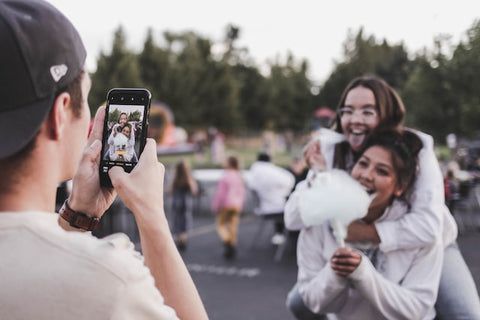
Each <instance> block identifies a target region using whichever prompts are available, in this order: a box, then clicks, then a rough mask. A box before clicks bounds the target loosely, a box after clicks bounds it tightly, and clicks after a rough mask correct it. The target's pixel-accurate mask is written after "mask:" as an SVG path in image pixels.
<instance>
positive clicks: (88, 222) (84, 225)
mask: <svg viewBox="0 0 480 320" xmlns="http://www.w3.org/2000/svg"><path fill="white" fill-rule="evenodd" d="M59 213H60V217H62V218H63V219H64V220H65V221H67V222H68V223H69V224H70V226H71V227H74V228H79V229H83V230H86V231H93V230H95V229H97V228H98V227H99V225H100V219H99V218H95V217H89V216H87V215H86V214H85V213H83V212H78V211H75V210H73V209H72V208H70V206H69V205H68V199H67V200H65V202H64V204H63V206H62V208H60V212H59Z"/></svg>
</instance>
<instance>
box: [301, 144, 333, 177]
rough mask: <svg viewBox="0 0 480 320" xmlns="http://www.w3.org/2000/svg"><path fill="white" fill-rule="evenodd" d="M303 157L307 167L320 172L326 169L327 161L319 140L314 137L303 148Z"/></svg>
mask: <svg viewBox="0 0 480 320" xmlns="http://www.w3.org/2000/svg"><path fill="white" fill-rule="evenodd" d="M303 157H304V158H305V162H306V163H307V165H308V167H309V168H310V169H312V170H314V171H317V172H321V171H325V170H326V169H327V163H326V161H325V158H324V157H323V154H322V150H321V148H320V140H318V139H314V140H312V141H310V142H309V143H308V144H307V145H306V146H305V147H304V148H303Z"/></svg>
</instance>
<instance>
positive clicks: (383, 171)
mask: <svg viewBox="0 0 480 320" xmlns="http://www.w3.org/2000/svg"><path fill="white" fill-rule="evenodd" d="M377 173H378V174H379V175H381V176H388V175H389V173H388V171H387V170H384V169H377Z"/></svg>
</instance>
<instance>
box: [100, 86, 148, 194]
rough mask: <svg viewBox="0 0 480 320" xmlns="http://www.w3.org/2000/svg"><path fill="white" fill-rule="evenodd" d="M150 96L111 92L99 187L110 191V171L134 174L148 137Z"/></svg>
mask: <svg viewBox="0 0 480 320" xmlns="http://www.w3.org/2000/svg"><path fill="white" fill-rule="evenodd" d="M150 100H151V95H150V92H149V91H148V90H146V89H121V88H116V89H112V90H110V91H109V93H108V95H107V105H106V110H105V122H104V126H103V139H102V153H101V161H100V168H99V169H100V183H101V185H103V186H109V187H111V186H112V184H111V181H110V178H109V176H108V170H110V168H111V167H113V166H122V167H123V168H124V170H125V171H126V172H130V171H132V169H133V168H134V167H135V165H136V164H137V162H138V159H139V157H140V154H141V153H142V151H143V148H144V146H145V142H146V136H147V129H148V128H147V126H148V115H149V110H150Z"/></svg>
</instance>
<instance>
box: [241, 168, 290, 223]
mask: <svg viewBox="0 0 480 320" xmlns="http://www.w3.org/2000/svg"><path fill="white" fill-rule="evenodd" d="M294 185H295V177H294V176H293V174H291V173H290V172H289V171H288V170H286V169H283V168H281V167H278V166H276V165H275V164H273V163H271V162H265V161H256V162H254V163H253V164H252V166H251V167H250V171H249V174H248V186H249V188H250V189H252V190H253V191H255V192H256V194H257V196H258V201H259V204H258V207H257V208H255V213H256V214H258V215H264V214H272V213H283V208H284V206H285V202H286V200H287V197H288V195H289V194H290V192H291V191H292V188H293V186H294Z"/></svg>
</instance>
